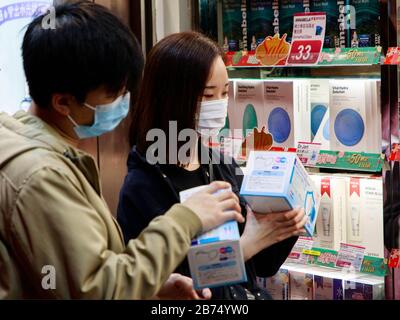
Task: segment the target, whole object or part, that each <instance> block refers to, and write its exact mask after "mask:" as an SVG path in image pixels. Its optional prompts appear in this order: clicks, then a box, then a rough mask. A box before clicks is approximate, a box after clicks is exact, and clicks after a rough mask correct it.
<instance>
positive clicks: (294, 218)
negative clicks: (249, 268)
mask: <svg viewBox="0 0 400 320" xmlns="http://www.w3.org/2000/svg"><path fill="white" fill-rule="evenodd" d="M306 222H307V216H306V215H305V214H304V210H303V209H297V210H292V211H288V212H279V213H268V214H256V213H254V212H253V211H252V210H251V209H250V208H247V218H246V226H245V229H244V232H243V235H242V237H241V238H240V244H241V247H242V250H243V255H244V259H245V261H247V260H249V259H251V258H252V257H253V256H255V255H256V254H257V253H259V252H260V251H261V250H264V249H266V248H268V247H270V246H272V245H274V244H276V243H278V242H281V241H283V240H286V239H288V238H290V237H294V236H299V235H300V234H302V233H303V232H304V229H303V227H304V225H305V224H306Z"/></svg>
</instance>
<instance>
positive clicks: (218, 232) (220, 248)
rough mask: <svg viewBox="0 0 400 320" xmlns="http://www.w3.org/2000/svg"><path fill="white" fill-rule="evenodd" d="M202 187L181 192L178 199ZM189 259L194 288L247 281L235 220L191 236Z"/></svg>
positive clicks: (184, 197) (184, 198) (185, 197)
mask: <svg viewBox="0 0 400 320" xmlns="http://www.w3.org/2000/svg"><path fill="white" fill-rule="evenodd" d="M204 187H205V186H201V187H197V188H193V189H189V190H185V191H182V192H180V198H181V202H184V201H185V200H186V199H187V198H188V197H190V196H191V195H193V194H194V193H196V192H199V191H201V189H202V188H204ZM188 260H189V267H190V273H191V276H192V279H193V283H194V288H195V289H196V290H198V289H202V288H212V287H219V286H224V285H229V284H235V283H241V282H246V281H247V275H246V270H245V266H244V260H243V254H242V249H241V247H240V234H239V228H238V224H237V222H236V221H229V222H226V223H225V224H223V225H221V226H219V227H217V228H215V229H213V230H211V231H209V232H206V233H204V234H202V235H200V236H198V237H196V238H195V239H193V240H192V246H191V248H190V249H189V252H188Z"/></svg>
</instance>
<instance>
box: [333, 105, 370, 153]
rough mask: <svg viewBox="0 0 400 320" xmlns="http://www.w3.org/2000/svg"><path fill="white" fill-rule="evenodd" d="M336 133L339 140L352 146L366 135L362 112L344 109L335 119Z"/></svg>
mask: <svg viewBox="0 0 400 320" xmlns="http://www.w3.org/2000/svg"><path fill="white" fill-rule="evenodd" d="M334 129H335V135H336V137H337V139H338V140H339V142H340V143H341V144H343V145H345V146H348V147H352V146H355V145H356V144H357V143H359V142H360V141H361V139H362V137H363V136H364V131H365V125H364V121H363V119H362V117H361V116H360V114H359V113H358V112H357V111H355V110H353V109H344V110H342V111H340V112H339V113H338V115H337V116H336V119H335V128H334Z"/></svg>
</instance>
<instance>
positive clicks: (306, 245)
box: [288, 237, 314, 264]
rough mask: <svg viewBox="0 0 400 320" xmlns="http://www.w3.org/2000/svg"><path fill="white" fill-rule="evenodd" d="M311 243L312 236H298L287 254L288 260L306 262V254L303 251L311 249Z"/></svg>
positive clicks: (312, 242)
mask: <svg viewBox="0 0 400 320" xmlns="http://www.w3.org/2000/svg"><path fill="white" fill-rule="evenodd" d="M313 244H314V241H313V239H312V238H309V237H299V239H298V240H297V242H296V244H295V245H294V247H293V249H292V252H291V253H290V254H289V257H288V262H294V263H299V264H307V261H308V255H307V254H306V253H305V252H307V251H311V249H312V247H313Z"/></svg>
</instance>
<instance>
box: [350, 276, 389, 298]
mask: <svg viewBox="0 0 400 320" xmlns="http://www.w3.org/2000/svg"><path fill="white" fill-rule="evenodd" d="M344 287H345V288H344V296H345V300H384V299H385V285H384V280H383V278H377V277H371V276H370V277H368V278H367V277H360V278H357V279H354V280H346V281H345V282H344Z"/></svg>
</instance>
